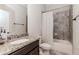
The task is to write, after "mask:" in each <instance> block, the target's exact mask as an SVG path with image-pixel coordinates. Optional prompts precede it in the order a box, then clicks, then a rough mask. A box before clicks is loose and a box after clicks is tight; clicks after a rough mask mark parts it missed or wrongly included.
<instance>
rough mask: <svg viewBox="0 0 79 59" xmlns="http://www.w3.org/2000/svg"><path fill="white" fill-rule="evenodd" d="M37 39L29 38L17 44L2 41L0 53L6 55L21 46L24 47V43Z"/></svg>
mask: <svg viewBox="0 0 79 59" xmlns="http://www.w3.org/2000/svg"><path fill="white" fill-rule="evenodd" d="M18 39H20V40H21V39H26V37H22V38H18ZM18 39H15V40H18ZM36 40H38V39H29V41H25V42H23V43H21V44H17V45H12V44H10V43H11V42H12V41H11V42H6V43H4V44H3V45H0V55H8V54H10V53H12V52H14V51H16V50H18V49H20V48H22V47H24V46H25V45H28V44H30V43H32V42H34V41H36Z"/></svg>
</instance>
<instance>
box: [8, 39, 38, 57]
mask: <svg viewBox="0 0 79 59" xmlns="http://www.w3.org/2000/svg"><path fill="white" fill-rule="evenodd" d="M37 46H39V40H37V41H35V42H33V43H31V44H28V45H26V46H24V47H22V48H21V49H18V50H16V51H14V52H12V53H10V54H9V55H26V54H27V53H28V52H30V51H32V50H33V49H34V48H35V47H37Z"/></svg>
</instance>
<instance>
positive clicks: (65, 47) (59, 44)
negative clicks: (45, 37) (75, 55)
mask: <svg viewBox="0 0 79 59" xmlns="http://www.w3.org/2000/svg"><path fill="white" fill-rule="evenodd" d="M51 54H56V55H63V54H64V55H72V44H71V43H70V42H69V41H68V40H57V39H56V40H55V41H54V42H53V45H52V49H51Z"/></svg>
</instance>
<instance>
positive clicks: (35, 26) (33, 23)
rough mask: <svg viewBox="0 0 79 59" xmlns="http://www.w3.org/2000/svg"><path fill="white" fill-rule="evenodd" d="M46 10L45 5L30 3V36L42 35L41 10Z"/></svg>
mask: <svg viewBox="0 0 79 59" xmlns="http://www.w3.org/2000/svg"><path fill="white" fill-rule="evenodd" d="M42 10H44V7H43V5H40V4H33V5H32V4H29V5H28V33H29V36H33V37H36V38H37V37H38V36H39V35H41V24H42V23H41V20H42V19H41V16H42V15H41V11H42Z"/></svg>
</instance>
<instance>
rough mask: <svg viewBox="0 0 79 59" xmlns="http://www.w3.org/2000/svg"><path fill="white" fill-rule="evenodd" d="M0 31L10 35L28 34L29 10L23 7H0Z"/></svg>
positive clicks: (17, 5)
mask: <svg viewBox="0 0 79 59" xmlns="http://www.w3.org/2000/svg"><path fill="white" fill-rule="evenodd" d="M0 29H5V30H6V32H8V33H9V34H17V35H20V34H27V8H25V7H23V6H22V5H19V4H16V5H11V4H10V5H0Z"/></svg>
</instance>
